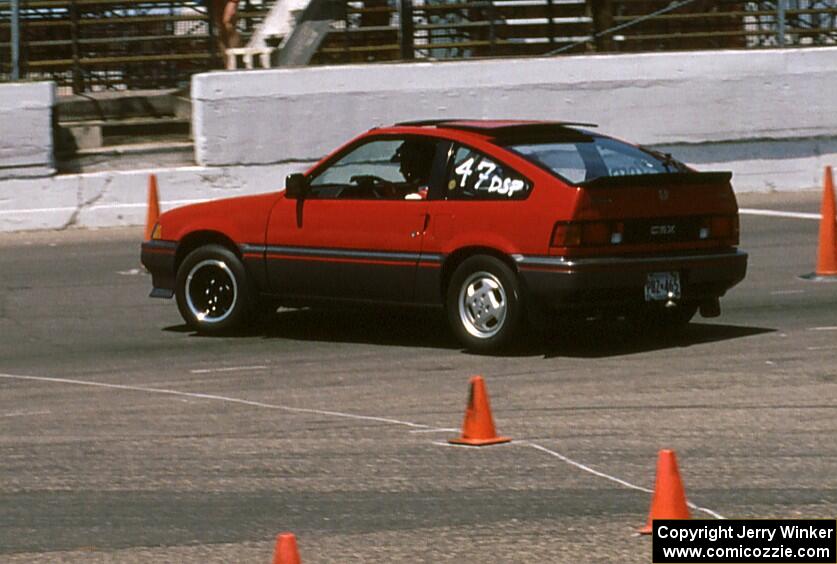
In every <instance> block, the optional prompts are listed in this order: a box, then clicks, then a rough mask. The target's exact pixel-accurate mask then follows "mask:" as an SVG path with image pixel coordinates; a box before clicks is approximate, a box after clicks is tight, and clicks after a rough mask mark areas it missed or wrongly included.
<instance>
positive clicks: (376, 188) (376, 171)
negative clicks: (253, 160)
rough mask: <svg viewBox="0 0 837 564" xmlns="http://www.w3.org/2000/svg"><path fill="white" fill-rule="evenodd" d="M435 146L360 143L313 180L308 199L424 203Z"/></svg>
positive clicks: (427, 142) (416, 141)
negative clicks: (415, 201) (411, 201)
mask: <svg viewBox="0 0 837 564" xmlns="http://www.w3.org/2000/svg"><path fill="white" fill-rule="evenodd" d="M437 144H438V142H437V141H436V140H434V139H422V138H419V137H415V138H413V137H409V138H386V139H377V140H373V141H369V142H367V143H364V144H362V145H360V146H358V147H355V148H354V149H352V150H351V151H349V152H348V153H346V154H345V155H343V156H342V157H340V158H339V159H337V160H336V161H335V162H333V163H331V164H330V165H329V166H327V167H326V168H325V169H324V170H322V171H320V172H319V173H318V174H317V175H316V176H314V177H313V178H312V179H311V180H310V189H309V192H308V197H310V198H317V199H332V198H341V199H385V200H402V199H403V200H422V199H425V198H427V194H428V183H429V179H430V174H431V170H432V167H433V158H434V156H435V154H436V146H437Z"/></svg>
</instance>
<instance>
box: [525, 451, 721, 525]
mask: <svg viewBox="0 0 837 564" xmlns="http://www.w3.org/2000/svg"><path fill="white" fill-rule="evenodd" d="M518 444H522V445H528V446H530V447H532V448H534V449H537V450H539V451H541V452H545V453H547V454H549V455H552V456H554V457H555V458H558V459H559V460H563V461H564V462H566V463H567V464H570V465H572V466H575V467H576V468H579V469H581V470H584V471H585V472H589V473H590V474H593V475H594V476H598V477H600V478H604V479H605V480H610V481H611V482H616V483H617V484H619V485H622V486H625V487H626V488H631V489H634V490H639V491H641V492H645V493H650V494H653V493H654V490H649V489H648V488H643V487H642V486H637V485H636V484H632V483H630V482H626V481H625V480H622V479H620V478H617V477H616V476H611V475H610V474H605V473H604V472H599V471H598V470H594V469H593V468H590V467H589V466H585V465H584V464H582V463H580V462H576V461H575V460H572V459H571V458H569V457H566V456H564V455H563V454H561V453H560V452H556V451H554V450H550V449H548V448H546V447H544V446H541V445H539V444H535V443H530V442H529V441H518ZM686 504H687V505H688V506H689V507H691V508H692V509H694V510H696V511H702V512H704V513H707V514H709V515H712V516H713V517H714V518H715V519H725V517H724V516H723V515H721V514H719V513H715V512H714V511H712V510H711V509H707V508H705V507H700V506H698V505H695V504H694V503H692V502H690V501H687V502H686Z"/></svg>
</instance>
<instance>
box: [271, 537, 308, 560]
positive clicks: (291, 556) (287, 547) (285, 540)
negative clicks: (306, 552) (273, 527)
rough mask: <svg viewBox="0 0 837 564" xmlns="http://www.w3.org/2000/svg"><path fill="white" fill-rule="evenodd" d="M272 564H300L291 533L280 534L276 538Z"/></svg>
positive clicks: (294, 539)
mask: <svg viewBox="0 0 837 564" xmlns="http://www.w3.org/2000/svg"><path fill="white" fill-rule="evenodd" d="M273 564H301V561H300V559H299V551H298V550H297V549H296V537H295V536H294V534H293V533H280V534H278V535H277V536H276V548H275V550H274V551H273Z"/></svg>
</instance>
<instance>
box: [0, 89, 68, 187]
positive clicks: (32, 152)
mask: <svg viewBox="0 0 837 564" xmlns="http://www.w3.org/2000/svg"><path fill="white" fill-rule="evenodd" d="M53 106H55V83H53V82H16V83H9V84H3V85H0V180H2V179H5V178H22V177H32V176H47V175H50V174H53V173H54V172H55V156H54V150H53V141H52V109H53Z"/></svg>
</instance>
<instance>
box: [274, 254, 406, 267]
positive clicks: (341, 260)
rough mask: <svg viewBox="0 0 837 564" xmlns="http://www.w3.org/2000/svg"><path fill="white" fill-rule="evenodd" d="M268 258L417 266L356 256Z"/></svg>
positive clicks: (276, 256)
mask: <svg viewBox="0 0 837 564" xmlns="http://www.w3.org/2000/svg"><path fill="white" fill-rule="evenodd" d="M267 258H269V259H280V260H307V261H316V262H343V263H353V264H382V265H386V266H415V264H416V263H414V262H409V261H394V260H374V259H356V258H347V257H311V256H308V257H305V256H299V255H280V254H274V253H268V254H267Z"/></svg>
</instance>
